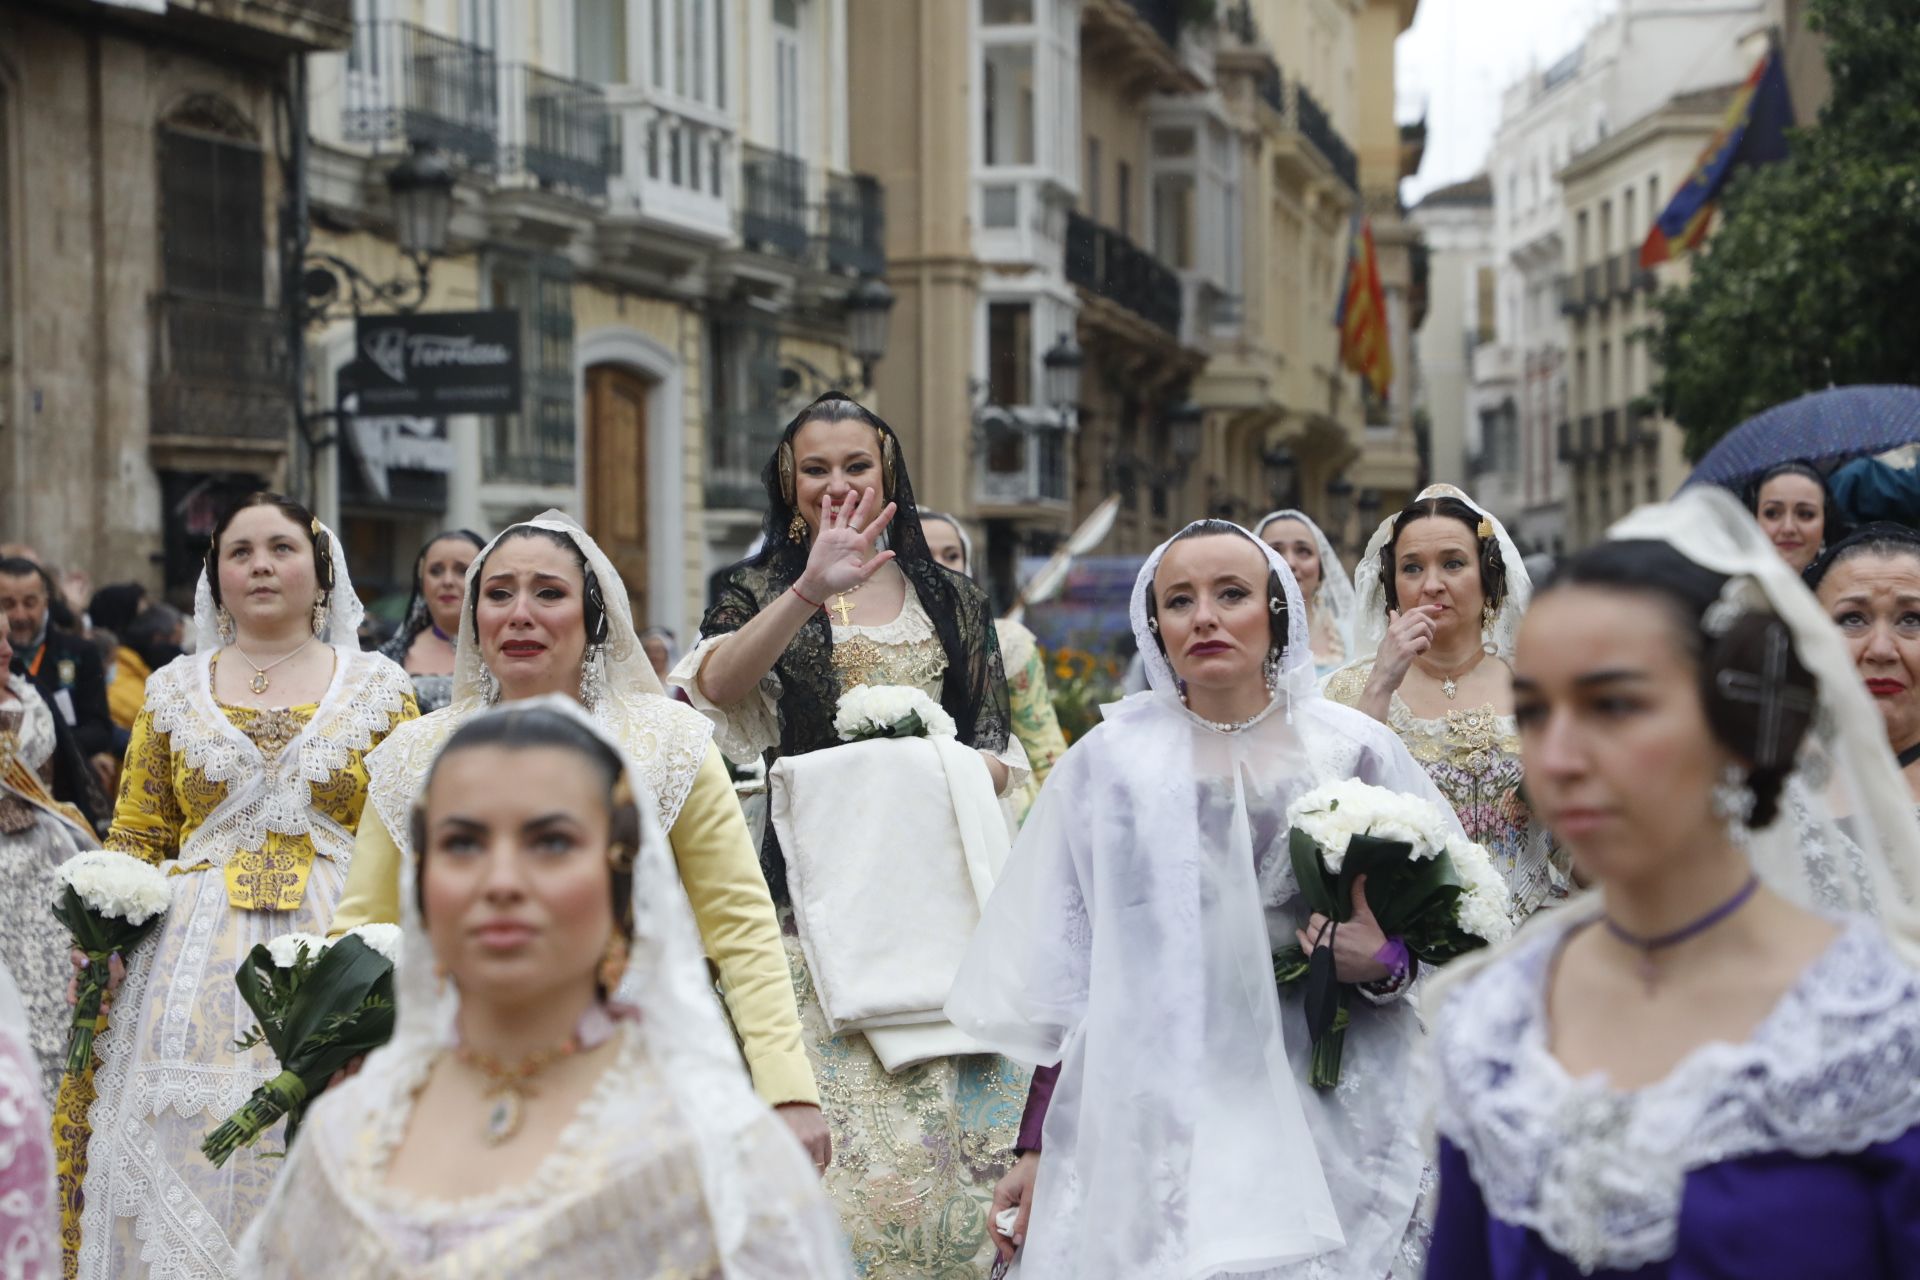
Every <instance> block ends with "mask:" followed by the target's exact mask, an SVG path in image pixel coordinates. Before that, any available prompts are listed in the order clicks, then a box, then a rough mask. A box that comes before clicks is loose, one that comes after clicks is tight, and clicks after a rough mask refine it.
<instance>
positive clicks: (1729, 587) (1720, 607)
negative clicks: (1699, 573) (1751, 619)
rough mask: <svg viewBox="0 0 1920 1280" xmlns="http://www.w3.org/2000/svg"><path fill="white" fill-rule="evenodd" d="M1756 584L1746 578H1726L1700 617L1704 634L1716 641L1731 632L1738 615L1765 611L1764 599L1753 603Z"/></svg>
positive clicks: (1738, 617) (1738, 618)
mask: <svg viewBox="0 0 1920 1280" xmlns="http://www.w3.org/2000/svg"><path fill="white" fill-rule="evenodd" d="M1755 590H1756V584H1755V583H1754V581H1753V579H1751V578H1746V577H1733V578H1728V579H1727V581H1726V583H1725V584H1724V585H1723V586H1722V587H1721V588H1720V595H1719V598H1718V599H1716V600H1715V601H1714V602H1713V603H1712V604H1710V605H1708V606H1707V611H1706V612H1705V613H1703V614H1701V615H1700V626H1701V628H1702V629H1704V630H1705V631H1706V633H1707V634H1708V635H1710V636H1713V637H1714V638H1716V639H1718V638H1719V637H1721V636H1724V635H1725V634H1727V632H1729V631H1731V630H1733V624H1734V623H1736V622H1738V621H1739V620H1740V615H1741V614H1743V613H1747V612H1749V611H1753V610H1765V609H1766V607H1767V606H1766V604H1765V597H1764V596H1763V597H1762V598H1761V601H1760V602H1759V603H1756V602H1755V601H1754V595H1755Z"/></svg>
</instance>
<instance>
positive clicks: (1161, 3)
mask: <svg viewBox="0 0 1920 1280" xmlns="http://www.w3.org/2000/svg"><path fill="white" fill-rule="evenodd" d="M1127 3H1129V4H1130V5H1132V6H1133V11H1134V12H1135V13H1137V14H1139V15H1140V16H1141V17H1142V18H1145V19H1146V22H1147V25H1148V26H1150V27H1152V28H1153V30H1154V33H1155V34H1157V35H1158V36H1159V37H1160V38H1161V39H1162V40H1165V41H1166V42H1167V45H1168V47H1169V48H1173V49H1178V48H1179V47H1180V0H1127Z"/></svg>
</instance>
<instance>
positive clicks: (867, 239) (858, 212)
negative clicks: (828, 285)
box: [825, 173, 887, 276]
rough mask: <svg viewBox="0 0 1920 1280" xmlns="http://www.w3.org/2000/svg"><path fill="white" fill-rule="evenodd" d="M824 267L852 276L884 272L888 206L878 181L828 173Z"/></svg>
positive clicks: (856, 175) (860, 176)
mask: <svg viewBox="0 0 1920 1280" xmlns="http://www.w3.org/2000/svg"><path fill="white" fill-rule="evenodd" d="M825 213H826V224H827V225H826V242H827V266H828V268H829V269H830V270H834V271H845V272H851V273H853V274H854V275H862V276H878V275H884V274H886V270H887V204H886V192H885V191H884V190H882V189H881V186H880V180H879V179H878V178H875V177H873V176H872V175H870V174H865V173H853V174H848V173H829V174H828V175H827V204H826V209H825Z"/></svg>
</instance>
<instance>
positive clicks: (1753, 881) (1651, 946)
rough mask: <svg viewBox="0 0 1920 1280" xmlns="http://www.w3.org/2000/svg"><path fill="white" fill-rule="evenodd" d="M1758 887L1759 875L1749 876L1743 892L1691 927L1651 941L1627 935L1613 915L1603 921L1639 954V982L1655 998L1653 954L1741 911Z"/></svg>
mask: <svg viewBox="0 0 1920 1280" xmlns="http://www.w3.org/2000/svg"><path fill="white" fill-rule="evenodd" d="M1759 888H1760V877H1759V875H1758V874H1754V875H1749V876H1748V877H1747V882H1746V883H1745V884H1743V885H1741V886H1740V892H1738V893H1736V894H1734V895H1733V896H1732V897H1731V898H1728V899H1727V900H1726V901H1725V902H1723V903H1721V904H1720V905H1719V906H1717V907H1715V908H1714V909H1713V910H1711V911H1709V912H1707V914H1705V915H1703V916H1701V917H1700V918H1699V919H1698V920H1695V921H1693V922H1692V923H1691V924H1684V925H1681V926H1680V927H1679V928H1678V929H1675V930H1674V931H1673V932H1671V933H1662V934H1656V935H1655V936H1654V937H1651V938H1643V937H1641V936H1640V935H1639V934H1637V933H1629V932H1627V931H1626V930H1625V929H1622V928H1621V927H1620V926H1619V925H1617V924H1615V923H1614V922H1613V918H1612V917H1611V916H1605V915H1603V916H1601V917H1600V922H1601V923H1602V924H1604V925H1606V926H1607V932H1608V933H1610V934H1612V935H1613V936H1614V937H1615V938H1616V939H1618V940H1619V941H1620V942H1622V943H1624V944H1626V945H1627V946H1629V947H1632V948H1633V949H1634V950H1635V951H1638V952H1639V953H1640V980H1641V981H1642V982H1644V983H1646V986H1647V994H1648V995H1652V994H1653V986H1654V983H1655V982H1656V981H1657V980H1658V979H1659V977H1660V970H1659V967H1658V966H1656V965H1655V964H1654V963H1653V956H1654V953H1655V952H1656V951H1665V950H1666V949H1667V948H1668V947H1677V946H1679V945H1680V944H1681V943H1683V942H1685V941H1687V940H1688V939H1689V938H1697V937H1699V936H1700V935H1701V934H1703V933H1705V932H1706V931H1707V930H1709V929H1711V928H1713V926H1715V925H1717V924H1719V923H1720V922H1721V921H1722V920H1725V919H1726V918H1727V917H1728V916H1730V915H1732V914H1733V913H1734V912H1736V911H1738V910H1739V909H1740V908H1741V907H1744V906H1746V905H1747V899H1748V898H1751V897H1752V896H1753V895H1754V893H1755V892H1756V891H1757V890H1758V889H1759Z"/></svg>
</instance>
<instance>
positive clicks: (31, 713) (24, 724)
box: [0, 672, 54, 773]
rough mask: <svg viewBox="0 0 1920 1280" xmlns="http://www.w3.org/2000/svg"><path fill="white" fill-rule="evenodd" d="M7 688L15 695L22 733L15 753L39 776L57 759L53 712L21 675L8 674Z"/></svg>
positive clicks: (15, 744)
mask: <svg viewBox="0 0 1920 1280" xmlns="http://www.w3.org/2000/svg"><path fill="white" fill-rule="evenodd" d="M7 689H8V691H9V692H11V693H12V694H13V698H14V701H15V702H16V703H17V704H18V711H19V730H18V736H17V737H16V738H15V742H14V750H15V751H17V752H18V753H19V755H20V758H21V759H22V760H24V761H25V762H26V765H27V767H28V768H29V769H32V770H33V771H34V772H35V773H38V772H40V771H41V770H42V769H44V768H46V767H47V761H49V760H51V759H52V758H53V746H54V736H53V735H54V730H53V713H52V712H51V711H49V710H47V704H46V703H45V702H43V701H41V699H40V694H39V693H38V692H37V691H36V690H35V689H34V687H33V685H32V684H31V683H30V682H29V681H28V680H27V678H26V677H25V676H23V675H21V674H20V673H18V672H9V673H8V675H7ZM0 745H3V744H0Z"/></svg>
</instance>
